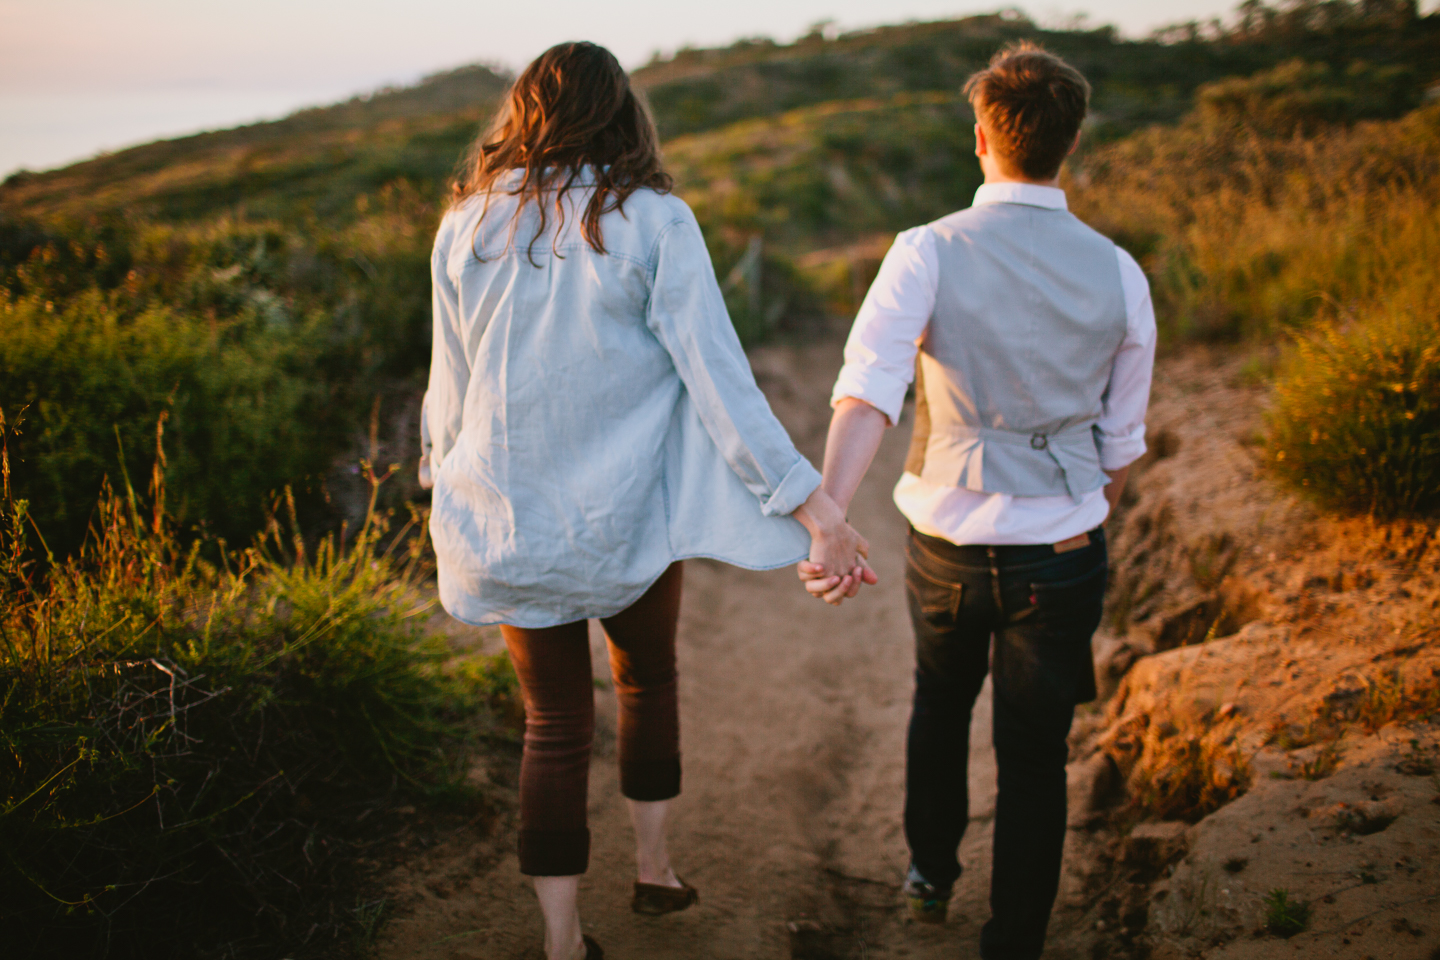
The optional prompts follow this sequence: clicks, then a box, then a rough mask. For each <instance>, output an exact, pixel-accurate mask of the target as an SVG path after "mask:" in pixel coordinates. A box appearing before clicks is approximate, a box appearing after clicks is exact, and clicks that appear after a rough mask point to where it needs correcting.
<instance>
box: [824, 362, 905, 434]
mask: <svg viewBox="0 0 1440 960" xmlns="http://www.w3.org/2000/svg"><path fill="white" fill-rule="evenodd" d="M909 389H910V383H909V381H906V380H902V379H900V378H899V377H897V376H895V375H894V374H891V373H887V372H885V371H884V370H878V369H876V368H875V367H865V366H860V365H858V364H853V363H847V364H845V366H843V367H841V368H840V376H839V377H837V378H836V379H835V389H834V391H832V392H831V394H830V406H832V407H833V406H835V404H837V403H839V402H840V401H841V400H842V399H844V398H845V397H854V398H855V399H857V400H864V401H865V402H866V403H868V404H870V406H872V407H874V408H875V409H876V410H879V411H880V412H881V413H883V414H885V416H886V417H888V418H889V420H890V425H891V426H894V425H895V424H897V423H899V422H900V410H901V408H903V407H904V406H905V393H906V391H908V390H909Z"/></svg>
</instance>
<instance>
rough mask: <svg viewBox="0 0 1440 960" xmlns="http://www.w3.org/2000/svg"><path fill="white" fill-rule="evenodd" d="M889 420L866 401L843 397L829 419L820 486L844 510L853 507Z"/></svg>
mask: <svg viewBox="0 0 1440 960" xmlns="http://www.w3.org/2000/svg"><path fill="white" fill-rule="evenodd" d="M889 425H890V419H889V418H888V417H886V416H885V414H883V413H881V412H880V411H879V410H876V409H875V408H874V407H872V406H871V405H870V404H868V403H866V402H865V401H864V400H860V399H857V398H856V397H841V398H840V400H839V401H838V402H837V403H836V404H835V413H834V415H833V416H831V418H830V433H829V435H828V436H827V437H826V438H825V471H824V472H825V479H824V481H823V482H822V483H821V486H823V487H824V488H825V492H826V493H828V494H830V499H832V500H834V501H835V502H836V503H837V504H839V505H840V509H841V510H849V509H850V501H851V500H853V499H854V498H855V491H856V490H857V489H859V487H860V481H861V480H863V479H864V478H865V472H866V471H867V470H869V469H870V464H871V462H872V461H874V459H875V452H876V451H877V450H879V449H880V441H881V439H882V438H883V437H884V436H885V428H886V427H888V426H889Z"/></svg>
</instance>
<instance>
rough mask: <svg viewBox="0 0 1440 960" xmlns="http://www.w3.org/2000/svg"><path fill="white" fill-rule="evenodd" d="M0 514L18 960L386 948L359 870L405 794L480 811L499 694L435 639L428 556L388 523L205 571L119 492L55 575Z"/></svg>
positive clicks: (272, 538)
mask: <svg viewBox="0 0 1440 960" xmlns="http://www.w3.org/2000/svg"><path fill="white" fill-rule="evenodd" d="M6 466H8V460H7V461H6ZM156 476H157V479H158V478H159V477H160V476H161V474H160V472H159V469H158V465H157V471H156ZM9 493H10V491H9V489H8V485H7V487H6V490H5V494H6V496H5V499H4V500H3V502H0V521H3V528H0V580H3V582H0V747H3V749H0V771H3V772H0V778H3V782H4V784H5V790H4V793H3V797H0V854H3V857H4V859H5V861H6V866H5V869H4V870H0V923H3V924H4V928H5V931H6V933H5V937H6V942H7V951H13V952H14V955H15V956H18V957H24V956H56V957H73V956H87V957H106V956H112V957H130V956H136V957H139V956H144V957H147V958H163V957H172V956H173V957H181V956H184V957H189V956H195V955H197V953H202V952H206V951H212V952H214V955H217V956H218V955H221V954H222V953H223V955H225V956H231V957H238V956H280V955H286V956H301V955H310V956H315V955H319V954H321V953H332V954H333V953H334V952H335V951H336V950H339V951H341V952H343V951H344V950H345V949H347V946H346V945H347V944H351V943H352V942H353V941H354V939H355V938H356V935H357V934H360V935H364V934H366V933H367V932H373V927H374V924H375V922H376V921H377V918H378V916H379V913H378V908H376V907H375V905H374V904H373V903H372V904H369V905H367V906H366V908H365V909H361V910H348V909H345V908H346V907H348V906H349V905H350V904H353V903H355V902H356V900H355V895H356V890H357V889H358V885H359V882H360V880H361V879H362V878H361V874H360V872H359V868H358V867H357V865H356V862H355V861H356V859H357V857H358V852H357V851H359V850H360V849H361V848H362V847H361V845H362V842H369V843H372V844H373V838H374V834H375V829H376V824H377V822H383V821H386V820H387V818H386V817H385V815H384V809H385V807H386V806H387V801H389V802H391V803H393V802H394V800H395V795H396V794H397V793H399V794H402V795H406V794H408V795H410V796H412V797H421V798H423V797H429V798H431V799H447V798H448V799H451V800H463V799H464V798H466V797H467V796H468V795H469V794H468V792H467V791H466V790H465V788H463V787H462V786H461V783H462V781H461V777H460V774H461V772H462V770H461V766H460V761H461V760H462V759H463V757H464V753H465V744H466V740H467V735H468V731H469V730H470V729H471V728H472V727H473V723H472V719H473V717H474V713H475V711H476V710H477V709H480V705H481V704H483V702H484V695H485V693H486V692H487V690H488V684H489V681H488V679H487V676H486V672H485V671H484V670H478V671H477V670H471V671H470V672H469V673H460V672H455V671H451V670H450V669H448V668H447V667H446V661H447V660H448V659H449V657H450V652H449V650H448V649H447V648H446V646H445V645H444V643H443V642H442V641H441V640H440V639H439V638H436V637H427V636H424V635H423V634H422V633H421V631H420V629H419V626H418V621H417V615H418V614H420V613H422V612H423V611H424V609H425V607H426V604H424V603H421V602H420V601H419V599H418V596H419V595H418V591H417V590H416V589H415V575H416V573H417V569H418V564H419V557H420V553H419V547H420V540H419V539H413V540H411V541H410V545H411V548H410V549H409V550H408V551H404V550H402V551H400V552H399V553H398V554H392V553H389V552H386V551H385V550H382V549H381V547H382V540H383V539H388V537H387V535H386V526H387V524H385V523H384V522H383V521H381V520H380V519H378V518H376V517H375V516H374V515H373V513H372V518H371V520H370V522H367V524H366V525H365V527H364V528H363V529H362V530H360V531H359V533H358V535H356V536H355V537H354V538H353V542H351V543H349V544H346V545H343V547H342V544H341V542H339V541H338V540H335V539H326V540H323V541H321V542H320V543H319V545H318V548H311V549H307V548H306V546H305V543H304V541H303V540H302V539H300V538H299V537H298V536H293V537H287V536H282V534H281V529H280V527H279V525H278V524H275V523H273V522H272V524H271V526H270V529H269V534H268V536H267V538H266V539H265V540H264V541H262V542H259V543H257V545H256V546H254V547H252V548H251V549H248V550H245V551H240V552H228V551H227V552H223V553H222V554H221V558H222V563H221V564H220V565H219V566H210V565H209V564H207V563H205V562H204V561H203V560H202V559H201V556H200V554H201V551H199V550H198V549H196V548H194V547H192V548H189V549H184V548H182V546H181V544H180V543H179V541H177V540H176V539H175V537H174V536H173V532H172V531H173V528H172V524H171V522H170V520H169V518H168V517H167V516H166V514H165V509H164V494H163V485H162V484H161V483H158V482H157V483H156V485H155V487H154V496H153V498H152V502H151V503H150V504H148V505H147V504H144V503H142V502H141V501H140V500H139V498H137V497H136V496H135V495H134V492H133V490H131V489H130V488H129V487H128V485H127V486H126V487H125V488H124V489H123V490H121V491H120V492H119V494H118V495H117V494H113V493H107V494H106V496H105V497H104V498H103V500H102V502H101V504H100V507H99V509H98V520H97V523H96V527H95V533H94V534H93V537H92V539H91V540H90V541H89V542H88V543H87V544H86V545H85V547H84V549H83V550H82V551H81V552H80V554H79V555H77V556H76V557H75V558H73V559H71V560H68V561H65V562H60V563H57V564H55V565H54V566H52V567H50V568H49V573H48V576H46V577H45V578H44V579H40V578H39V577H38V576H37V574H36V569H37V568H36V566H35V565H34V564H32V563H31V562H30V559H29V555H28V553H27V546H26V541H25V534H26V531H27V527H28V526H29V523H30V518H29V517H28V516H27V510H26V504H25V502H24V501H12V500H10V497H9ZM419 529H421V530H423V524H421V525H420V526H419ZM395 542H396V543H402V542H404V541H403V539H402V540H396V541H395ZM377 811H378V812H380V814H381V815H380V816H377V817H375V818H374V819H372V820H370V822H369V823H368V824H365V825H364V826H363V827H362V826H361V823H362V821H364V820H365V819H366V817H368V816H369V815H370V814H371V813H375V812H377ZM367 831H368V833H367ZM342 898H348V902H346V901H344V900H342ZM337 908H338V909H337ZM281 951H284V952H283V953H282V952H281Z"/></svg>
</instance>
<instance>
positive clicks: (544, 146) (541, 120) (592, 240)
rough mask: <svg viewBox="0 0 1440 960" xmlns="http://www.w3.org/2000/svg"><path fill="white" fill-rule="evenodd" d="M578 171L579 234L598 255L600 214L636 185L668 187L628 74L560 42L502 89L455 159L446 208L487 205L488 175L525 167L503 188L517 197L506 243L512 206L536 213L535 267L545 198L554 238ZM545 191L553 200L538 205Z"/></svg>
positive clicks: (595, 53) (582, 47)
mask: <svg viewBox="0 0 1440 960" xmlns="http://www.w3.org/2000/svg"><path fill="white" fill-rule="evenodd" d="M586 168H590V171H593V176H594V178H595V180H594V182H595V193H594V195H593V196H591V198H590V203H589V204H588V205H587V206H586V207H585V214H584V217H583V219H582V222H581V225H580V235H581V236H582V237H584V238H585V241H586V242H587V243H589V244H590V246H591V247H592V248H594V249H595V251H596V252H598V253H604V252H605V240H604V238H603V237H601V235H600V218H601V217H602V216H604V215H605V214H607V213H609V212H610V211H612V210H620V209H622V208H623V206H624V203H625V201H626V200H627V199H628V198H629V197H630V195H631V194H632V193H634V192H635V191H636V190H639V189H640V188H641V187H650V188H651V189H653V190H658V191H660V192H661V193H667V192H669V190H670V189H671V187H672V186H673V181H672V180H671V178H670V175H669V174H668V173H666V172H665V171H664V170H663V169H662V167H661V164H660V140H659V136H658V135H657V134H656V132H655V122H654V121H653V120H652V119H651V118H650V114H649V113H648V112H647V111H646V109H645V105H644V104H643V103H641V102H640V100H639V98H638V97H636V96H635V92H634V91H633V90H631V89H630V78H629V77H628V76H627V75H626V73H625V71H624V69H623V68H622V67H621V66H620V62H619V61H618V60H616V59H615V56H614V54H612V53H611V52H610V51H609V50H606V49H605V48H604V47H601V46H598V45H596V44H593V43H561V44H557V45H556V46H553V47H551V48H550V49H549V50H546V51H545V52H544V53H542V54H541V55H540V57H539V58H538V59H537V60H536V61H535V62H534V63H532V64H530V66H528V67H526V68H525V72H524V73H522V74H520V77H519V79H517V80H516V81H515V83H514V85H513V86H512V87H511V88H510V93H509V95H508V96H507V97H506V98H505V103H504V104H503V105H502V106H501V107H500V110H499V111H498V112H497V113H496V115H495V119H494V120H492V121H491V122H490V126H489V127H488V128H487V129H486V130H485V132H484V133H482V134H481V135H480V137H479V138H478V139H477V140H476V141H475V143H474V144H473V145H472V146H471V148H470V151H469V153H468V154H467V155H466V157H465V160H464V161H462V163H461V167H460V170H459V172H458V174H457V175H456V177H455V181H454V183H453V184H452V186H451V191H452V197H451V201H450V205H451V207H452V208H453V207H456V206H459V205H460V204H462V203H464V202H465V201H466V200H467V199H469V198H470V197H472V196H475V195H476V194H484V195H485V198H486V200H485V202H486V205H487V206H488V204H489V200H490V195H491V192H492V190H494V188H495V182H496V180H497V179H499V178H500V177H501V176H503V175H505V174H506V173H507V172H509V171H511V170H521V171H524V173H523V176H521V177H520V179H519V182H518V183H516V184H515V185H514V186H513V187H509V188H508V189H506V192H507V193H508V194H510V195H511V196H516V197H519V198H520V203H519V205H518V206H517V207H516V210H515V222H514V223H512V225H511V236H510V241H511V242H512V243H513V242H514V240H515V236H514V229H515V224H517V223H518V222H519V218H520V213H521V211H523V210H524V209H525V205H526V204H527V203H530V202H532V201H533V202H534V203H535V206H536V208H537V209H538V210H539V211H540V225H539V228H538V229H537V230H536V232H535V236H534V237H532V238H531V239H530V244H531V249H530V254H531V261H530V262H531V263H534V262H535V261H534V257H533V253H534V243H535V241H536V240H537V239H539V238H540V236H541V235H542V234H544V232H545V228H546V225H547V223H548V214H549V210H548V207H549V206H551V204H553V207H554V212H555V216H556V217H557V218H558V221H559V225H558V227H557V229H556V232H555V235H556V238H557V239H558V238H559V235H560V229H562V228H563V227H564V225H565V206H564V200H565V194H566V193H567V192H568V191H569V190H570V189H571V187H573V186H575V184H576V181H577V180H579V179H580V178H581V177H582V175H583V174H585V173H587V169H586ZM551 191H553V192H554V197H553V200H552V201H551V204H547V202H546V195H547V194H548V193H549V192H551ZM481 219H484V215H483V214H482V215H481ZM476 229H477V230H478V229H479V225H478V223H477V225H476ZM551 248H552V250H553V249H554V245H553V243H552V245H551ZM476 256H479V253H478V251H477V252H476Z"/></svg>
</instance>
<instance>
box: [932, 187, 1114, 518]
mask: <svg viewBox="0 0 1440 960" xmlns="http://www.w3.org/2000/svg"><path fill="white" fill-rule="evenodd" d="M931 230H932V231H933V232H934V235H935V247H936V254H937V257H938V260H939V265H940V276H939V286H938V291H937V295H936V298H935V312H934V314H933V315H932V316H931V318H930V323H929V326H928V327H927V329H926V332H925V338H924V340H923V342H922V344H921V349H920V358H919V361H918V366H919V370H918V371H917V384H916V387H917V393H918V397H919V400H918V403H917V410H916V422H915V434H914V436H913V438H912V441H911V449H910V457H909V459H908V461H907V463H906V467H905V468H906V470H907V471H908V472H910V473H914V474H918V475H919V476H920V477H922V478H923V479H925V480H928V481H931V482H934V483H940V484H946V485H950V486H958V487H965V488H966V489H969V490H977V491H981V492H984V493H1008V494H1014V495H1016V496H1022V497H1043V496H1057V495H1069V496H1070V497H1071V498H1073V499H1074V500H1076V501H1078V500H1079V499H1080V498H1081V497H1083V496H1084V495H1085V494H1087V493H1089V492H1091V491H1093V490H1097V489H1099V488H1100V487H1102V486H1104V485H1105V483H1106V478H1105V474H1104V473H1103V472H1102V471H1101V469H1100V436H1099V430H1098V428H1097V427H1096V426H1095V421H1096V420H1097V419H1098V418H1099V416H1100V414H1101V413H1102V411H1103V409H1104V396H1105V391H1106V389H1107V387H1108V386H1109V382H1110V371H1111V368H1112V367H1113V365H1114V362H1115V355H1116V353H1117V352H1118V351H1119V349H1120V345H1121V343H1122V342H1123V341H1124V339H1125V326H1126V317H1125V294H1124V290H1123V288H1122V287H1121V283H1120V264H1119V261H1118V260H1117V258H1116V253H1115V245H1114V244H1113V243H1112V242H1111V241H1110V240H1108V239H1107V238H1105V237H1104V236H1101V235H1100V234H1099V233H1097V232H1095V231H1094V230H1092V229H1091V228H1089V227H1087V226H1086V225H1085V224H1084V223H1082V222H1080V220H1079V219H1078V218H1076V217H1075V216H1074V215H1073V214H1071V213H1069V212H1068V211H1065V210H1055V209H1049V208H1045V207H1037V206H1030V205H1028V204H1020V203H987V204H982V205H980V206H977V207H971V208H969V209H968V210H961V211H959V212H958V213H953V214H951V215H950V216H948V217H945V218H943V219H941V220H938V221H936V222H935V223H933V224H931Z"/></svg>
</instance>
